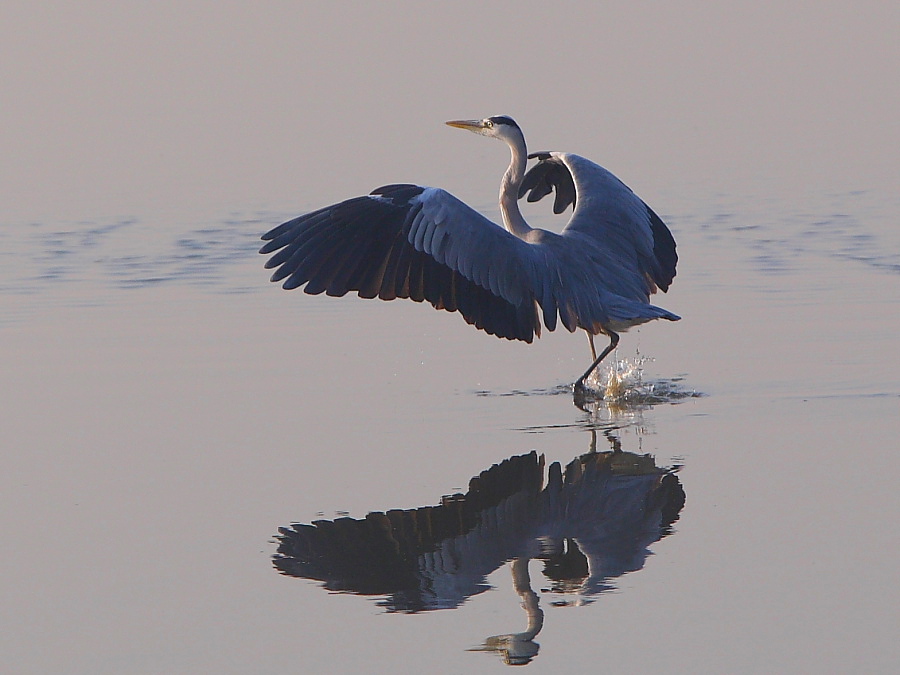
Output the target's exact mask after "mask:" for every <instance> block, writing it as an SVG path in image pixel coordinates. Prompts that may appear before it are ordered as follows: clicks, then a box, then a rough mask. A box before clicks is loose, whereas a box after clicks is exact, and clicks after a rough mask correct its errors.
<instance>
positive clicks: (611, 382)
mask: <svg viewBox="0 0 900 675" xmlns="http://www.w3.org/2000/svg"><path fill="white" fill-rule="evenodd" d="M614 355H615V354H614ZM653 361H654V359H653V358H651V357H649V356H644V355H643V354H641V353H640V352H639V351H637V352H635V355H634V357H632V358H624V359H619V358H615V359H614V360H613V361H611V362H610V363H609V364H608V365H607V366H606V367H601V368H598V369H597V370H595V371H594V372H593V373H592V374H591V376H590V377H589V378H588V379H587V380H585V383H584V384H585V389H586V391H585V394H587V396H588V397H589V398H591V399H593V400H595V401H598V402H603V403H606V404H607V405H609V406H611V407H616V408H618V407H621V408H631V407H643V406H649V405H654V404H657V403H667V402H672V401H678V400H681V399H685V398H693V397H697V396H700V394H698V393H697V392H696V391H694V390H692V389H684V388H683V387H682V386H681V382H682V381H683V378H681V377H675V378H670V379H661V380H660V379H648V378H646V377H645V376H644V364H646V363H651V362H653Z"/></svg>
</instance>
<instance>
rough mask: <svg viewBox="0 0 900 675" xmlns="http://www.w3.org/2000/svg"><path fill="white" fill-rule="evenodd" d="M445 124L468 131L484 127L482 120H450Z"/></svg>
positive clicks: (479, 129)
mask: <svg viewBox="0 0 900 675" xmlns="http://www.w3.org/2000/svg"><path fill="white" fill-rule="evenodd" d="M446 124H447V126H451V127H456V128H457V129H468V130H469V131H481V130H482V129H484V122H483V121H482V120H450V121H449V122H447V123H446Z"/></svg>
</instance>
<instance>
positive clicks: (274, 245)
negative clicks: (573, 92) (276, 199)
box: [260, 115, 679, 393]
mask: <svg viewBox="0 0 900 675" xmlns="http://www.w3.org/2000/svg"><path fill="white" fill-rule="evenodd" d="M447 124H449V125H450V126H453V127H457V128H460V129H467V130H469V131H473V132H475V133H477V134H480V135H482V136H488V137H490V138H498V139H500V140H503V141H505V142H506V143H507V145H509V148H510V151H511V153H512V158H511V160H510V164H509V168H508V169H507V170H506V173H505V174H504V175H503V179H502V180H501V183H500V212H501V214H502V217H503V227H500V226H499V225H497V224H495V223H493V222H492V221H490V220H489V219H487V218H486V217H485V216H483V215H481V214H480V213H478V212H477V211H475V210H474V209H472V208H471V207H469V206H467V205H466V204H464V203H463V202H461V201H460V200H459V199H457V198H456V197H454V196H453V195H451V194H450V193H448V192H446V191H444V190H442V189H440V188H433V187H423V186H419V185H408V184H399V185H385V186H384V187H380V188H377V189H376V190H374V191H372V193H371V194H369V195H367V196H363V197H356V198H354V199H348V200H346V201H344V202H341V203H339V204H334V205H332V206H326V207H324V208H322V209H319V210H317V211H313V212H311V213H307V214H305V215H302V216H299V217H297V218H294V219H293V220H290V221H288V222H286V223H284V224H282V225H280V226H279V227H276V228H274V229H273V230H271V231H269V232H267V233H266V234H264V235H263V237H262V238H263V239H264V240H266V241H267V243H266V244H265V245H264V246H263V247H262V248H261V249H260V253H263V254H270V253H272V254H274V255H272V256H271V258H269V260H268V261H267V262H266V267H267V268H276V269H275V272H274V274H273V275H272V281H283V287H284V288H286V289H293V288H297V287H300V286H304V285H305V289H304V290H305V291H306V292H307V293H310V294H318V293H322V292H325V293H327V294H328V295H332V296H343V295H345V294H346V293H348V292H350V291H357V292H358V294H359V295H360V297H363V298H375V297H378V298H381V299H382V300H393V299H395V298H410V299H412V300H415V301H417V302H422V301H423V300H428V301H429V302H430V303H431V304H432V305H433V306H434V307H435V308H437V309H446V310H448V311H451V312H453V311H458V312H459V313H460V314H462V316H463V318H464V319H465V320H466V321H467V322H468V323H470V324H474V325H475V327H476V328H479V329H481V330H484V331H485V332H487V333H489V334H492V335H496V336H497V337H502V338H507V339H510V340H523V341H525V342H529V343H530V342H532V340H533V339H534V336H535V335H537V336H538V337H540V333H541V319H542V318H543V326H544V327H546V328H547V330H550V331H552V330H554V329H555V328H556V325H557V320H559V321H560V322H561V323H562V325H563V326H565V327H566V329H567V330H569V331H570V332H574V331H575V330H576V329H577V328H582V329H584V330H585V331H586V332H587V335H588V338H589V340H590V347H591V357H592V359H593V360H592V363H591V365H590V367H589V368H588V369H587V370H586V371H585V372H584V374H583V375H582V376H581V377H580V378H579V379H578V381H577V382H576V383H575V390H576V393H583V392H584V390H585V382H586V381H587V379H588V378H589V377H590V375H591V374H592V373H593V372H594V370H595V369H596V367H597V366H598V365H599V364H600V362H601V361H602V360H603V359H604V357H606V355H607V354H609V353H610V352H611V351H612V350H613V349H615V347H616V345H617V344H618V342H619V333H621V332H623V331H626V330H628V329H629V328H631V327H633V326H637V325H640V324H643V323H646V322H647V321H652V320H654V319H668V320H670V321H677V320H678V319H679V317H678V316H677V315H675V314H673V313H672V312H669V311H667V310H665V309H661V308H659V307H656V306H654V305H651V304H650V295H652V294H653V293H655V292H656V291H657V290H662V291H666V290H668V288H669V285H670V284H671V283H672V280H673V278H674V277H675V266H676V263H677V261H678V256H677V254H676V252H675V240H674V239H673V237H672V234H671V232H670V231H669V229H668V228H667V227H666V225H665V223H663V221H662V220H661V219H660V218H659V216H657V215H656V213H654V212H653V210H652V209H651V208H650V207H649V206H647V204H645V203H644V202H643V201H642V200H641V199H640V198H638V197H637V195H635V194H634V192H632V191H631V190H630V189H629V188H628V187H627V186H626V185H625V184H624V183H622V182H621V181H620V180H619V179H618V178H616V177H615V176H614V175H613V174H611V173H610V172H609V171H607V170H606V169H604V168H603V167H601V166H598V165H597V164H594V163H593V162H590V161H588V160H587V159H584V158H583V157H579V156H578V155H573V154H569V153H563V152H539V153H535V154H532V155H528V151H527V149H526V145H525V136H524V134H523V133H522V130H521V129H520V128H519V125H518V124H516V122H515V121H514V120H513V119H512V118H510V117H507V116H505V115H498V116H494V117H486V118H484V119H482V120H459V121H452V122H447ZM530 158H534V159H537V164H535V165H534V166H533V167H532V168H531V169H530V170H528V171H527V173H526V170H525V169H526V166H527V162H528V159H530ZM553 191H555V193H556V196H555V201H554V212H556V213H562V212H563V211H565V210H566V209H567V208H568V207H569V206H573V207H574V211H573V213H572V216H571V219H570V220H569V222H568V224H567V225H566V226H565V228H564V229H563V230H562V232H561V233H560V234H556V233H553V232H549V231H547V230H542V229H539V228H532V227H531V226H529V225H528V223H526V222H525V218H524V217H523V216H522V212H521V211H520V209H519V199H520V198H522V197H524V196H526V195H527V199H528V201H538V200H540V199H542V198H543V197H545V196H547V195H548V194H550V193H551V192H553ZM600 333H602V334H604V335H606V336H607V337H608V338H609V344H608V345H607V346H606V347H605V348H604V349H603V351H601V352H600V354H599V355H598V354H597V351H596V349H595V347H594V336H595V335H598V334H600Z"/></svg>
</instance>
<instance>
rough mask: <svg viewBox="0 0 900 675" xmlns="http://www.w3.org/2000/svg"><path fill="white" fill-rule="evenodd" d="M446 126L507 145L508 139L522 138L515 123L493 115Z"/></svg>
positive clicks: (455, 121) (509, 118) (455, 122)
mask: <svg viewBox="0 0 900 675" xmlns="http://www.w3.org/2000/svg"><path fill="white" fill-rule="evenodd" d="M447 124H448V125H450V126H451V127H456V128H457V129H468V130H469V131H472V132H474V133H476V134H480V135H482V136H490V137H491V138H499V139H501V140H504V141H506V142H507V143H508V142H509V141H510V139H514V138H524V135H523V134H522V130H521V129H520V128H519V125H518V124H516V121H515V120H514V119H513V118H512V117H508V116H506V115H494V116H493V117H485V118H484V119H483V120H452V121H450V122H447Z"/></svg>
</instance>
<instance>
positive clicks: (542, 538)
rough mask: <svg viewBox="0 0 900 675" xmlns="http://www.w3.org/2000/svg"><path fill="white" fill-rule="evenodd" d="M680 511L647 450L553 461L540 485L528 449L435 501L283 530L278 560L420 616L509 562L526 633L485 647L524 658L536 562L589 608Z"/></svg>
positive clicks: (455, 602)
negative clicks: (530, 568) (462, 491)
mask: <svg viewBox="0 0 900 675" xmlns="http://www.w3.org/2000/svg"><path fill="white" fill-rule="evenodd" d="M683 505H684V491H683V490H682V487H681V484H680V482H679V480H678V478H677V476H676V475H675V473H674V471H673V470H670V469H664V468H659V467H657V466H656V464H655V462H654V460H653V458H652V457H651V456H649V455H637V454H633V453H630V452H622V451H620V450H613V451H610V452H589V453H587V454H584V455H581V456H579V457H576V458H575V459H573V460H572V461H571V462H569V464H568V465H567V466H566V467H565V470H563V469H562V467H561V466H560V464H559V463H558V462H554V463H552V464H551V465H550V466H549V467H548V470H547V478H546V481H545V480H544V457H543V455H538V454H537V453H536V452H531V453H528V454H525V455H518V456H513V457H510V458H509V459H506V460H504V461H502V462H500V463H499V464H495V465H494V466H492V467H490V468H489V469H487V470H485V471H483V472H481V474H479V475H478V476H476V477H474V478H472V480H471V481H470V482H469V488H468V491H467V492H466V493H465V494H464V495H463V494H456V495H452V496H448V497H444V498H442V499H441V503H440V504H439V505H438V506H425V507H421V508H418V509H407V510H391V511H388V512H387V513H381V512H378V513H370V514H369V515H367V516H366V517H365V518H362V519H354V518H338V519H335V520H318V521H315V522H313V523H312V524H309V525H306V524H294V525H292V526H290V527H282V528H279V535H278V541H279V546H278V551H277V553H276V554H275V556H274V565H275V567H276V568H277V569H278V570H279V571H280V572H282V573H283V574H287V575H291V576H296V577H303V578H307V579H315V580H318V581H321V582H323V584H324V586H325V588H327V589H329V590H332V591H342V592H350V593H358V594H364V595H381V596H384V598H383V599H382V600H381V601H380V602H379V604H380V605H381V606H383V607H385V608H386V610H387V611H390V612H418V611H423V610H433V609H447V608H453V607H458V606H459V605H460V604H462V603H463V602H465V601H466V600H467V599H468V598H469V597H471V596H473V595H477V594H479V593H482V592H484V591H485V590H487V589H488V588H490V586H489V585H488V583H487V576H488V575H489V574H490V573H492V572H493V571H494V570H496V569H497V568H498V567H500V566H501V565H503V564H505V563H506V562H510V561H511V563H512V564H511V568H512V574H513V584H514V586H515V588H516V591H517V593H518V594H519V596H520V597H521V598H522V606H523V608H524V609H525V611H526V616H527V617H528V626H527V628H526V630H525V631H524V632H522V633H512V634H508V635H499V636H494V637H492V638H489V639H488V640H487V641H486V642H485V644H484V645H483V646H482V647H480V648H479V649H483V650H490V651H497V652H501V653H502V654H503V655H504V658H505V659H506V660H507V662H509V663H515V662H519V663H521V662H523V661H522V660H520V659H524V662H527V661H528V660H530V659H531V658H533V656H534V654H536V653H537V645H536V644H535V643H533V642H532V639H533V638H534V637H535V636H536V635H537V633H538V632H539V631H540V629H541V626H542V624H543V612H542V611H541V609H540V607H539V606H538V596H537V595H536V594H535V592H534V591H533V590H532V589H531V583H530V579H529V575H528V562H529V560H531V559H538V560H541V561H543V564H544V569H543V573H544V576H546V577H547V579H548V580H549V581H550V592H553V593H557V594H565V595H564V596H563V597H564V598H567V599H566V600H563V601H560V602H556V603H554V604H581V603H585V602H590V601H591V599H592V597H593V596H595V595H597V594H598V593H601V592H603V591H605V590H607V589H609V588H611V584H610V581H611V580H612V579H614V578H615V577H618V576H620V575H622V574H625V573H626V572H631V571H634V570H639V569H641V568H642V567H643V565H644V561H645V560H646V558H647V556H648V555H649V550H648V548H647V547H648V546H649V545H650V544H652V543H653V542H655V541H657V540H658V539H660V538H661V537H663V536H665V535H666V534H668V533H669V531H670V526H671V524H672V523H673V522H674V521H675V520H676V519H677V518H678V514H679V513H680V511H681V508H682V506H683ZM568 598H573V599H571V600H570V599H568Z"/></svg>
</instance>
